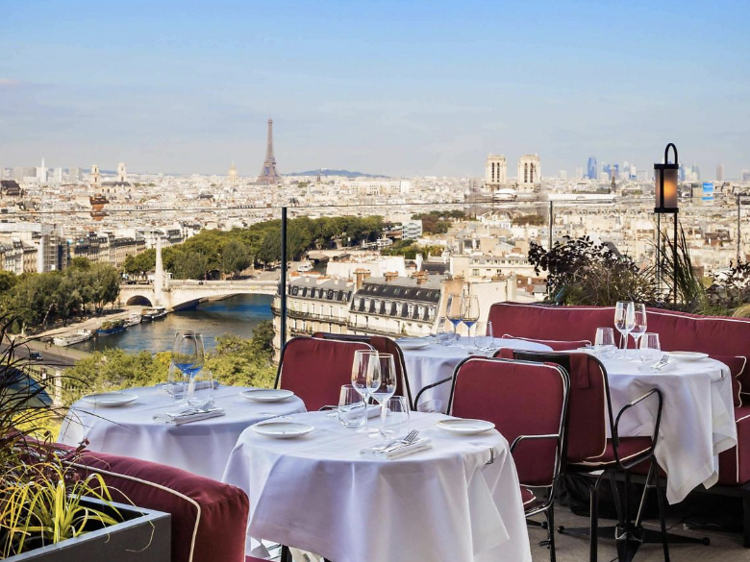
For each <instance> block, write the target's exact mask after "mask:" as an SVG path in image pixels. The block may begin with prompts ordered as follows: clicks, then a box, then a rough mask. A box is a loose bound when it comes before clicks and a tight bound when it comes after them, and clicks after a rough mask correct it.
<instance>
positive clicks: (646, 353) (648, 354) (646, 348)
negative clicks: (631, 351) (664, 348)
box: [638, 332, 662, 368]
mask: <svg viewBox="0 0 750 562" xmlns="http://www.w3.org/2000/svg"><path fill="white" fill-rule="evenodd" d="M640 343H641V346H640V350H639V353H638V355H639V359H640V360H641V363H643V365H644V366H646V365H647V366H649V368H650V367H651V366H653V365H654V364H655V363H657V362H658V361H659V360H660V359H661V355H662V353H661V344H660V343H659V334H657V333H655V332H645V333H644V334H643V335H642V336H641V342H640Z"/></svg>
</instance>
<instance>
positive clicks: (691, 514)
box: [293, 494, 750, 562]
mask: <svg viewBox="0 0 750 562" xmlns="http://www.w3.org/2000/svg"><path fill="white" fill-rule="evenodd" d="M739 508H740V505H739V502H735V501H732V500H730V501H727V499H726V498H721V499H718V498H716V497H712V496H707V495H697V494H693V495H692V496H690V497H688V499H687V500H685V501H684V502H683V503H682V504H680V505H678V506H674V507H669V508H668V514H667V526H668V527H669V529H670V532H672V533H674V534H678V535H686V536H692V537H697V538H702V537H709V538H710V539H711V544H710V545H709V546H704V545H702V544H695V545H693V544H689V545H672V546H671V547H670V549H669V554H670V558H671V560H672V561H674V562H714V561H716V562H719V561H720V562H748V560H750V549H746V548H743V547H742V537H741V535H740V533H739V530H738V529H737V532H725V531H719V530H711V531H707V530H700V531H696V530H686V529H685V523H686V522H688V523H689V522H691V521H693V522H694V521H697V518H699V517H701V518H705V520H713V521H715V520H719V519H722V520H724V519H728V520H729V521H731V524H732V525H740V524H741V521H742V519H741V511H740V510H739ZM542 519H543V517H541V518H540V520H542ZM555 519H556V521H555V524H556V525H564V526H566V527H586V526H588V518H587V517H579V516H577V515H574V514H573V513H572V512H571V511H570V510H569V509H568V508H566V507H558V508H557V510H556V511H555ZM599 521H600V525H602V526H604V525H612V524H614V521H612V520H609V519H600V520H599ZM645 526H646V527H648V528H650V529H654V530H658V528H659V523H658V520H649V521H647V522H646V525H645ZM529 538H530V539H531V552H532V555H533V559H534V562H548V561H549V550H547V549H546V548H544V547H540V546H539V541H541V540H544V539H545V538H546V531H544V530H542V529H540V528H538V527H529ZM556 541H557V561H558V562H584V561H586V560H588V559H589V558H588V557H589V551H588V541H587V540H586V539H581V538H577V537H571V536H565V535H560V534H559V533H558V534H557V536H556ZM293 554H294V560H295V562H322V559H318V557H316V556H313V555H310V554H308V553H302V552H300V551H295V550H293ZM616 560H617V552H616V550H615V546H614V542H611V541H600V543H599V561H600V562H611V561H616ZM663 560H664V556H663V552H662V549H661V545H646V546H643V547H642V548H641V549H640V550H639V551H638V554H637V555H636V558H635V562H662V561H663Z"/></svg>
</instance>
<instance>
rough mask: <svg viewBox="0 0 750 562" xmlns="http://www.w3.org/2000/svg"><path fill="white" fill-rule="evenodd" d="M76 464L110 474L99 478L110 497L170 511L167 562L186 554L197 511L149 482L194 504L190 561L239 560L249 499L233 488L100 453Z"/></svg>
mask: <svg viewBox="0 0 750 562" xmlns="http://www.w3.org/2000/svg"><path fill="white" fill-rule="evenodd" d="M81 464H84V465H86V466H88V467H91V468H93V469H97V470H100V471H107V472H108V473H113V474H103V477H104V481H105V482H106V483H107V485H108V486H110V491H111V492H112V496H113V499H114V500H115V501H121V502H123V503H130V502H133V503H134V504H135V505H137V506H141V507H145V508H148V509H155V510H157V511H164V512H166V513H170V514H171V515H172V557H171V560H172V562H188V560H189V559H190V558H189V557H190V549H191V544H192V540H193V532H194V529H195V523H196V519H197V516H198V510H197V508H196V506H195V505H194V504H193V503H191V502H190V501H189V500H187V499H185V498H184V497H180V496H178V495H175V494H174V493H172V492H170V491H167V490H163V489H160V488H157V487H155V486H150V485H149V484H148V483H149V482H151V483H154V484H159V485H161V486H164V487H166V488H169V490H172V491H174V492H178V493H179V494H182V495H183V496H187V497H188V498H190V499H191V500H193V501H194V502H196V503H197V504H198V506H200V521H199V523H198V531H197V534H196V537H195V549H194V551H193V558H192V561H193V562H215V561H216V560H222V561H226V562H242V561H243V560H245V532H246V530H247V529H246V527H247V517H248V513H249V509H250V503H249V501H248V499H247V496H246V495H245V493H244V492H243V491H242V490H240V489H239V488H235V487H234V486H230V485H228V484H222V483H221V482H218V481H216V480H211V479H210V478H204V477H202V476H197V475H195V474H191V473H190V472H186V471H184V470H180V469H177V468H173V467H171V466H166V465H162V464H156V463H151V462H147V461H143V460H140V459H134V458H131V457H121V456H117V455H109V454H105V453H94V452H86V453H84V455H83V456H82V459H81ZM118 475H122V476H118ZM131 478H133V479H138V480H139V481H134V480H132V479H131Z"/></svg>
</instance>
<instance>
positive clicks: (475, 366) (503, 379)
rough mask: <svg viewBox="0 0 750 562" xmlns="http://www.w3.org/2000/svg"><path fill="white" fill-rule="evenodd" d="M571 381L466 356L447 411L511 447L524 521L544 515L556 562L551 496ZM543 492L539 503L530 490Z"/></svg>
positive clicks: (544, 370)
mask: <svg viewBox="0 0 750 562" xmlns="http://www.w3.org/2000/svg"><path fill="white" fill-rule="evenodd" d="M569 387H570V382H569V379H568V373H567V372H566V371H565V369H563V368H561V367H560V366H558V365H555V364H538V363H531V362H524V361H508V360H504V359H491V358H486V357H470V358H468V359H464V360H463V361H462V362H461V363H459V364H458V366H457V367H456V370H455V375H454V377H453V387H452V389H451V396H450V400H449V403H448V412H449V413H450V414H451V415H453V416H457V417H463V418H475V419H482V420H486V421H489V422H492V423H494V424H495V427H496V428H497V430H498V431H499V432H500V433H502V434H503V436H504V437H505V438H506V439H507V440H508V441H510V442H511V446H510V451H511V454H512V455H513V460H514V462H515V465H516V470H517V472H518V480H519V482H520V484H521V498H522V500H523V506H524V512H525V515H526V517H527V518H529V517H532V516H534V515H538V514H540V513H543V514H544V516H545V518H546V520H547V540H546V541H543V542H542V543H541V544H542V545H543V546H547V547H548V548H549V549H550V560H551V562H555V557H556V554H555V532H554V521H555V511H554V502H555V492H556V488H557V483H558V476H559V474H560V467H561V465H562V444H563V441H564V440H563V436H564V434H565V420H566V418H567V416H566V410H567V406H568V395H569V394H568V390H569ZM531 488H535V489H546V493H545V496H544V497H541V498H538V497H537V496H536V494H534V492H533V491H532V490H531Z"/></svg>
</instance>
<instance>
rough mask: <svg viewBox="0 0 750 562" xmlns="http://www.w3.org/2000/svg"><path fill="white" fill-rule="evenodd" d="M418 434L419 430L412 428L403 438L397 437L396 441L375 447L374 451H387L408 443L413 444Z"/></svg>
mask: <svg viewBox="0 0 750 562" xmlns="http://www.w3.org/2000/svg"><path fill="white" fill-rule="evenodd" d="M418 436H419V430H418V429H412V430H411V431H410V432H409V433H408V434H407V435H406V437H404V438H403V439H396V440H395V441H391V442H390V443H387V444H385V445H382V446H380V447H375V448H374V449H373V451H375V452H376V453H387V452H390V451H392V450H394V449H400V448H401V447H406V446H407V445H411V444H412V443H414V442H415V441H416V440H417V437H418Z"/></svg>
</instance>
